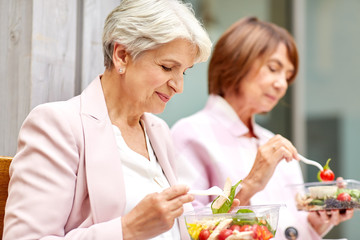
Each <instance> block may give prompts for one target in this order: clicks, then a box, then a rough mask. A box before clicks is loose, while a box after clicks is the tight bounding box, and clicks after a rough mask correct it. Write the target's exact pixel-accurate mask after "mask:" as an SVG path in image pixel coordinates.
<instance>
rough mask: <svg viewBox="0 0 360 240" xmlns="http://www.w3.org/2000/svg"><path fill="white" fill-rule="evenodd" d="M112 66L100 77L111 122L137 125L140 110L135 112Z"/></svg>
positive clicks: (140, 114)
mask: <svg viewBox="0 0 360 240" xmlns="http://www.w3.org/2000/svg"><path fill="white" fill-rule="evenodd" d="M114 71H116V70H115V69H114V68H112V69H107V70H105V72H104V74H103V75H102V77H101V86H102V88H103V92H104V97H105V102H106V107H107V110H108V114H109V117H110V120H111V122H112V123H116V124H115V125H123V124H126V125H128V126H138V125H139V121H140V117H141V116H142V114H143V113H142V112H141V113H140V112H137V111H136V110H135V108H134V106H133V105H132V104H131V103H130V102H131V101H129V97H128V96H127V94H126V91H124V90H123V87H122V84H121V83H122V81H121V79H120V78H119V75H118V74H117V73H115V72H114Z"/></svg>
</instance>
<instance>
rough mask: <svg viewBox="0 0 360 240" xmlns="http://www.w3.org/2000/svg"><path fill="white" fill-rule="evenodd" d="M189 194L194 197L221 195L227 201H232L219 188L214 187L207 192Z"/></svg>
mask: <svg viewBox="0 0 360 240" xmlns="http://www.w3.org/2000/svg"><path fill="white" fill-rule="evenodd" d="M188 193H189V194H192V195H217V196H218V195H220V196H223V197H224V198H226V199H227V200H230V199H229V198H228V196H226V195H225V194H224V191H223V190H222V189H221V188H219V187H218V186H213V187H211V188H209V189H206V190H190V191H189V192H188Z"/></svg>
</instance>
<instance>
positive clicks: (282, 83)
mask: <svg viewBox="0 0 360 240" xmlns="http://www.w3.org/2000/svg"><path fill="white" fill-rule="evenodd" d="M274 87H275V88H276V89H280V90H282V89H287V87H288V81H287V78H286V75H285V74H281V76H279V78H278V79H276V81H274Z"/></svg>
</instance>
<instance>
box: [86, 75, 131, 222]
mask: <svg viewBox="0 0 360 240" xmlns="http://www.w3.org/2000/svg"><path fill="white" fill-rule="evenodd" d="M80 102H81V103H80V106H81V120H82V124H83V129H84V142H85V166H86V178H87V179H86V182H87V187H88V192H89V199H90V205H91V211H92V213H93V216H94V222H95V223H98V222H104V221H108V220H110V219H114V218H116V217H119V216H121V215H122V214H123V211H124V208H125V199H126V198H125V191H124V188H125V184H124V178H123V174H122V167H121V161H120V160H119V159H120V155H119V151H118V149H117V146H116V140H115V136H114V133H113V129H112V125H111V122H110V119H109V117H108V113H107V108H106V103H105V98H104V94H103V91H102V87H101V82H100V77H99V76H98V77H97V78H96V79H95V80H94V81H92V82H91V84H90V85H89V86H88V87H87V88H86V89H85V90H84V91H83V93H82V94H81V96H80Z"/></svg>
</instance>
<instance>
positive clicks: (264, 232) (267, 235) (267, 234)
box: [260, 225, 274, 240]
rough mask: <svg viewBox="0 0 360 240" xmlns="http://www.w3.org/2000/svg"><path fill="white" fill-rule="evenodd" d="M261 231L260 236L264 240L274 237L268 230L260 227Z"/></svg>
mask: <svg viewBox="0 0 360 240" xmlns="http://www.w3.org/2000/svg"><path fill="white" fill-rule="evenodd" d="M260 229H261V235H262V238H263V239H264V240H269V239H271V238H273V237H274V235H273V234H272V233H271V232H270V231H269V229H268V228H267V227H266V226H264V225H263V226H260Z"/></svg>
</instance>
